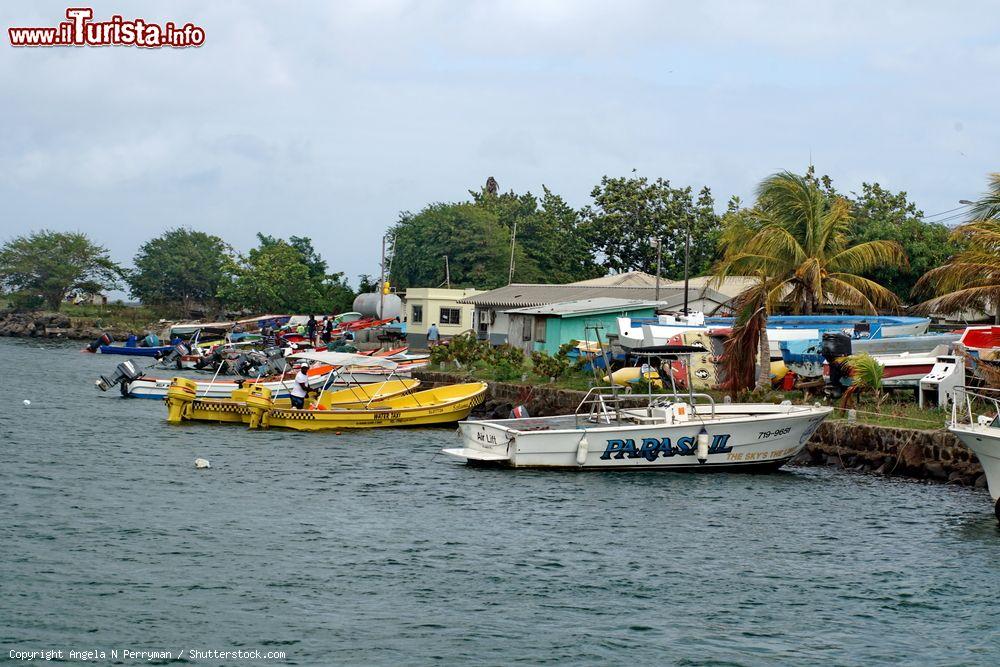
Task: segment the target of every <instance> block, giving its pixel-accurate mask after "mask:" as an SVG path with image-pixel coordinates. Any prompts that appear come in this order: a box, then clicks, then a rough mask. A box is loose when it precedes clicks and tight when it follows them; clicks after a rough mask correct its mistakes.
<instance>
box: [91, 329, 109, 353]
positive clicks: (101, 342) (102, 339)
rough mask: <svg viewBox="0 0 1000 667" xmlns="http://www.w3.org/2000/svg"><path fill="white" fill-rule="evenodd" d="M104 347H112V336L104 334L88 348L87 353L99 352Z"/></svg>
mask: <svg viewBox="0 0 1000 667" xmlns="http://www.w3.org/2000/svg"><path fill="white" fill-rule="evenodd" d="M102 345H111V336H109V335H108V334H106V333H102V334H101V337H100V338H98V339H97V340H95V341H94V342H93V343H91V344H90V345H88V346H87V352H97V350H99V349H100V348H101V346H102Z"/></svg>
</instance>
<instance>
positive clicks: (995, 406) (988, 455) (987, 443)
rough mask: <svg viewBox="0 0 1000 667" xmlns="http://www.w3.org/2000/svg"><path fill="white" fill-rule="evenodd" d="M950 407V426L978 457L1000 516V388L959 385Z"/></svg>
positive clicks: (998, 516) (994, 508)
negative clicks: (998, 389)
mask: <svg viewBox="0 0 1000 667" xmlns="http://www.w3.org/2000/svg"><path fill="white" fill-rule="evenodd" d="M951 410H952V412H951V423H950V424H949V425H948V430H949V431H951V432H952V433H954V434H955V437H957V438H958V439H959V440H961V441H962V443H963V444H965V446H966V447H968V448H969V449H971V450H972V451H973V452H974V453H975V455H976V458H978V459H979V463H980V464H981V465H982V466H983V472H984V473H986V485H987V487H988V488H989V492H990V498H991V499H992V501H993V510H994V512H995V513H996V515H997V519H1000V391H997V390H989V389H972V388H968V387H959V388H958V389H956V392H955V401H954V402H953V403H952V408H951Z"/></svg>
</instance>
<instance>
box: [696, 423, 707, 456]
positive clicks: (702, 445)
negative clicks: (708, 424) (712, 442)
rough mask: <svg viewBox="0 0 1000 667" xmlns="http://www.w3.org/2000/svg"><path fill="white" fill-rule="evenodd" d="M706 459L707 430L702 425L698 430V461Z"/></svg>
mask: <svg viewBox="0 0 1000 667" xmlns="http://www.w3.org/2000/svg"><path fill="white" fill-rule="evenodd" d="M706 461H708V431H706V430H705V427H704V426H703V427H702V428H701V430H700V431H698V463H705V462H706Z"/></svg>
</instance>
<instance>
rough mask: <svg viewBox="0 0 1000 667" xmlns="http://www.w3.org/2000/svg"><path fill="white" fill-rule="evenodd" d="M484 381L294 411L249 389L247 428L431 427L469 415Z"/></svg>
mask: <svg viewBox="0 0 1000 667" xmlns="http://www.w3.org/2000/svg"><path fill="white" fill-rule="evenodd" d="M486 388H487V385H486V383H485V382H468V383H465V384H453V385H447V386H444V387H437V388H435V389H425V390H424V391H417V392H412V393H406V394H401V395H399V396H396V397H395V398H389V399H386V400H383V401H379V402H378V403H371V404H369V405H367V406H366V407H359V408H333V409H328V410H295V409H292V408H284V407H278V406H277V405H275V404H274V402H273V401H272V400H271V398H270V390H269V389H267V387H255V388H253V389H251V390H250V395H249V396H248V397H247V402H246V405H247V407H248V408H249V410H250V428H252V429H258V428H290V429H295V430H297V431H321V430H327V429H345V428H377V427H383V426H430V425H435V424H450V423H454V422H458V421H461V420H462V419H465V418H466V417H468V416H469V413H470V412H472V408H474V407H476V406H477V405H479V404H480V403H482V402H483V400H484V398H485V396H486Z"/></svg>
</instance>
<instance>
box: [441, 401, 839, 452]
mask: <svg viewBox="0 0 1000 667" xmlns="http://www.w3.org/2000/svg"><path fill="white" fill-rule="evenodd" d="M648 398H649V399H650V400H648V404H647V405H646V406H645V407H628V406H629V404H630V402H631V405H633V406H634V405H635V399H636V397H635V396H627V397H626V396H624V395H619V394H617V393H615V391H614V389H613V388H611V387H594V388H593V389H591V391H590V392H588V393H587V395H586V397H585V398H584V399H583V401H582V402H581V403H580V405H579V406H578V408H577V410H576V412H575V413H574V414H572V415H560V416H556V417H539V418H521V419H491V420H468V421H463V422H461V423H459V433H460V437H461V439H462V444H461V446H460V447H456V448H448V449H445V450H443V451H444V453H445V454H449V455H451V456H455V457H459V458H463V459H465V460H466V461H467V462H468V463H470V464H474V465H493V466H507V467H514V468H523V467H528V468H580V469H628V470H647V469H648V470H653V469H656V470H714V471H720V470H746V471H749V470H762V471H764V470H775V469H777V468H779V467H781V466H782V465H784V464H785V463H787V462H788V461H789V460H791V459H792V458H794V457H795V456H796V455H797V454H798V453H799V452H800V451H802V449H803V448H804V447H805V445H806V442H807V441H808V440H809V437H810V436H811V435H812V434H813V433H814V432H815V431H816V429H817V428H819V425H820V423H821V422H822V421H823V420H824V419H825V418H826V417H827V415H829V414H830V412H831V411H832V410H833V408H829V407H820V406H809V405H791V404H788V403H784V404H781V405H773V404H757V403H733V404H723V405H717V404H716V403H715V402H714V401H713V399H712V398H711V397H710V396H708V395H707V394H693V393H688V394H683V395H677V394H675V395H673V396H668V395H652V396H649V397H648ZM696 400H698V401H703V402H700V403H698V402H695V401H696Z"/></svg>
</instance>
